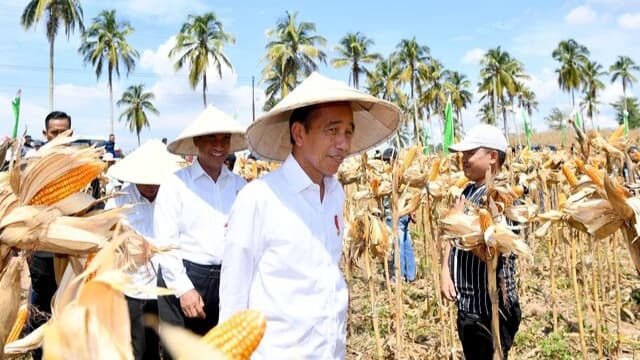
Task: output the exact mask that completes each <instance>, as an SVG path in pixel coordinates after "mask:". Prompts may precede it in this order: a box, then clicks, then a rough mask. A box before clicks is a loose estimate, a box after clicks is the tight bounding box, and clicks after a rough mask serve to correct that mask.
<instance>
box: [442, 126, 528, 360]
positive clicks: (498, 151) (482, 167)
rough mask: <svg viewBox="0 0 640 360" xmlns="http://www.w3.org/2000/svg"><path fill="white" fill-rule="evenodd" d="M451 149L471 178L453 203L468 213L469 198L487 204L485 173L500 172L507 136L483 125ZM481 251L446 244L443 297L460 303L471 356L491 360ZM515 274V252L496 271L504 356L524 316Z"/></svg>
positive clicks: (488, 308) (466, 349) (465, 341)
mask: <svg viewBox="0 0 640 360" xmlns="http://www.w3.org/2000/svg"><path fill="white" fill-rule="evenodd" d="M450 149H452V150H454V151H459V152H462V154H463V161H462V162H463V167H464V174H465V176H466V177H467V178H468V179H469V180H471V183H470V184H469V185H468V186H467V187H466V188H465V189H464V191H463V193H462V195H461V196H460V198H459V199H457V200H456V201H455V203H454V209H456V210H458V211H466V210H467V209H466V208H465V205H464V204H465V201H468V202H470V203H472V204H474V205H476V206H480V205H483V203H484V201H485V196H484V195H485V191H486V186H485V183H484V181H485V175H486V171H487V170H488V169H491V172H492V173H493V174H496V173H498V171H499V170H500V167H501V166H502V164H503V163H504V161H505V158H506V150H507V140H506V139H505V137H504V135H503V134H502V132H501V131H500V130H499V129H498V128H496V127H494V126H490V125H485V124H481V125H478V126H476V127H474V128H473V129H471V130H470V131H469V133H468V134H467V136H466V137H465V138H464V140H463V141H462V142H461V143H459V144H455V145H452V146H451V147H450ZM482 252H483V250H479V251H464V250H460V249H458V248H455V247H453V248H452V247H451V245H450V244H449V243H446V245H445V256H444V257H443V262H442V276H441V292H442V296H443V297H444V298H446V299H447V300H449V301H455V302H456V304H457V307H458V321H457V325H458V336H459V337H460V342H461V343H462V349H463V351H464V356H465V358H466V359H467V360H473V359H489V360H490V359H492V357H493V340H492V336H491V300H490V298H489V291H488V283H487V265H486V263H485V262H484V261H483V260H481V259H482V258H486V256H485V254H483V253H482ZM515 273H516V270H515V255H513V254H510V255H508V256H506V257H504V256H501V257H500V258H499V262H498V270H497V274H496V275H497V283H498V292H499V296H498V297H499V299H500V304H499V309H500V316H499V318H500V341H501V345H502V352H503V354H504V357H505V359H506V358H507V355H508V352H509V349H510V348H511V345H512V344H513V339H514V337H515V334H516V332H517V331H518V327H519V325H520V319H521V311H520V304H519V300H518V292H517V289H516V279H515Z"/></svg>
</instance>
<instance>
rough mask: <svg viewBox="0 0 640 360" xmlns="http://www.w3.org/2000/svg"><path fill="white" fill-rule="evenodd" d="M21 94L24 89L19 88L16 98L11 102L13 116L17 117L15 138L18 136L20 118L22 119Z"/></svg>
mask: <svg viewBox="0 0 640 360" xmlns="http://www.w3.org/2000/svg"><path fill="white" fill-rule="evenodd" d="M20 95H22V90H18V93H17V94H16V98H15V99H13V101H12V102H11V107H12V108H13V117H14V118H15V120H14V123H13V138H14V139H15V138H16V137H17V136H18V120H19V119H20Z"/></svg>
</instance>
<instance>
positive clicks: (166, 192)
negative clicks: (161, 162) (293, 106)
mask: <svg viewBox="0 0 640 360" xmlns="http://www.w3.org/2000/svg"><path fill="white" fill-rule="evenodd" d="M244 130H245V129H244V127H243V126H242V125H241V124H239V123H238V122H237V121H235V120H234V119H233V118H231V117H230V116H228V115H226V114H224V113H223V112H222V111H220V110H218V109H216V108H214V107H213V106H209V107H208V108H207V109H205V110H204V111H203V112H202V113H201V114H200V115H199V116H198V117H197V118H196V120H195V121H194V122H192V123H191V124H190V125H189V126H188V127H187V128H186V129H185V130H184V131H183V133H182V134H181V135H180V136H179V137H178V138H177V139H176V140H175V141H173V142H172V143H170V144H169V145H168V147H167V149H168V150H169V151H170V152H172V153H174V154H179V155H197V158H196V159H195V160H194V161H193V163H192V164H191V165H190V166H188V167H186V168H184V169H182V170H180V171H178V172H176V173H175V174H173V175H172V176H170V177H169V178H168V179H167V181H165V182H164V183H163V184H162V186H161V187H160V191H159V192H158V197H157V200H156V208H155V217H154V231H155V235H156V238H157V241H158V244H159V245H162V246H171V247H173V248H175V250H174V251H171V252H169V253H168V254H166V255H163V256H161V257H160V271H159V273H158V286H160V287H167V288H169V289H173V290H175V295H171V296H159V297H158V311H159V314H160V319H161V320H163V321H164V322H168V323H170V324H174V325H178V326H184V327H186V328H188V329H189V330H191V331H193V332H195V333H197V334H204V333H206V332H207V331H208V330H209V329H211V328H212V327H214V326H215V325H216V324H217V323H218V315H219V314H218V312H219V307H218V306H219V298H218V291H219V281H220V265H221V263H222V253H223V251H224V231H225V225H226V223H227V215H228V213H229V210H230V209H231V205H232V204H233V202H234V200H235V198H236V194H237V193H238V191H240V189H241V188H242V187H243V186H244V185H245V184H246V182H245V180H244V179H242V178H241V177H240V176H238V175H236V174H233V173H232V172H230V171H229V169H227V167H226V166H224V161H225V159H226V158H227V155H228V154H229V153H230V152H234V151H238V150H242V149H243V148H245V147H246V145H245V142H244Z"/></svg>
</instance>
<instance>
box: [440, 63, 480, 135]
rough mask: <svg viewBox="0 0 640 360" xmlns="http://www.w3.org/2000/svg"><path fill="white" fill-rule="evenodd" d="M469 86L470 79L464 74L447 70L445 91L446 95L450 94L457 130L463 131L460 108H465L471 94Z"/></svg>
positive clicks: (471, 96) (469, 102)
mask: <svg viewBox="0 0 640 360" xmlns="http://www.w3.org/2000/svg"><path fill="white" fill-rule="evenodd" d="M469 87H471V81H469V79H467V76H466V75H465V74H462V73H460V72H457V71H449V72H447V76H446V79H445V83H444V88H445V91H446V92H447V95H448V96H451V105H452V106H453V110H454V111H455V113H456V118H457V121H458V124H457V125H458V127H459V130H462V131H464V123H463V121H462V109H466V108H467V107H468V106H469V104H471V100H472V99H473V94H472V93H471V91H469V90H468V89H469Z"/></svg>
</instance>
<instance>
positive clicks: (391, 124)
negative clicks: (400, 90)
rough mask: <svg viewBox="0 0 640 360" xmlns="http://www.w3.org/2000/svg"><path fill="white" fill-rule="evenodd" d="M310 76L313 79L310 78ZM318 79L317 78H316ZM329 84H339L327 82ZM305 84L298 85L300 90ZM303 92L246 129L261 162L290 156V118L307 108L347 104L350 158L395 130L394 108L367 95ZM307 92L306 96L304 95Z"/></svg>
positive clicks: (342, 89)
mask: <svg viewBox="0 0 640 360" xmlns="http://www.w3.org/2000/svg"><path fill="white" fill-rule="evenodd" d="M312 76H313V75H312ZM318 76H319V75H318ZM328 81H329V82H330V84H331V83H337V84H341V83H339V82H337V81H333V80H328ZM303 85H305V83H303V84H301V85H300V87H303ZM312 85H313V84H310V85H309V86H307V87H306V88H305V89H303V90H302V92H303V93H302V94H299V95H300V96H297V97H296V96H295V95H296V90H298V89H295V90H294V91H293V92H292V93H291V94H289V96H293V98H289V96H288V97H286V98H285V99H283V100H282V101H281V102H280V103H279V104H278V105H276V107H274V108H273V109H272V110H271V111H270V112H268V113H267V114H265V115H263V116H261V117H260V118H258V120H257V121H256V122H254V123H253V124H251V126H249V128H248V129H247V136H246V140H247V143H248V145H249V148H250V150H251V151H252V152H255V153H257V154H259V155H260V156H262V157H263V158H266V159H270V160H275V161H284V160H285V159H286V158H287V156H288V155H289V153H291V149H292V147H291V138H290V133H289V118H290V117H291V114H292V113H293V111H294V110H295V109H299V108H302V107H305V106H310V105H319V104H326V103H335V102H348V103H350V104H351V109H352V111H353V122H354V126H355V131H354V135H353V138H352V140H351V150H350V152H349V155H351V154H354V153H358V152H361V151H365V150H368V149H370V148H372V147H374V146H377V145H379V144H381V143H382V142H384V141H385V140H386V139H387V138H388V137H389V136H391V135H392V134H393V132H394V131H396V129H397V128H398V125H399V124H400V121H401V116H402V112H401V110H400V108H398V107H397V106H396V105H395V104H393V103H391V102H388V101H385V100H382V99H378V98H375V97H373V96H370V95H367V94H365V93H363V92H360V91H358V90H356V89H351V88H349V87H347V86H346V85H343V86H340V85H338V86H335V87H334V88H326V87H325V88H323V89H320V92H319V93H313V92H312V91H310V89H308V88H309V87H310V86H312ZM305 90H306V92H307V93H304V92H305Z"/></svg>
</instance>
